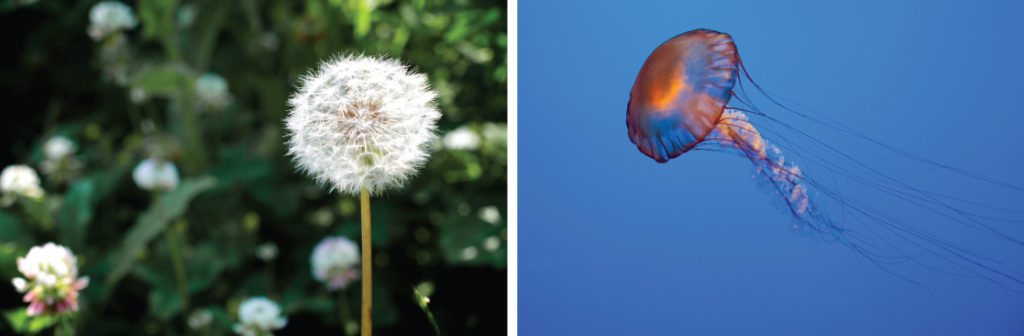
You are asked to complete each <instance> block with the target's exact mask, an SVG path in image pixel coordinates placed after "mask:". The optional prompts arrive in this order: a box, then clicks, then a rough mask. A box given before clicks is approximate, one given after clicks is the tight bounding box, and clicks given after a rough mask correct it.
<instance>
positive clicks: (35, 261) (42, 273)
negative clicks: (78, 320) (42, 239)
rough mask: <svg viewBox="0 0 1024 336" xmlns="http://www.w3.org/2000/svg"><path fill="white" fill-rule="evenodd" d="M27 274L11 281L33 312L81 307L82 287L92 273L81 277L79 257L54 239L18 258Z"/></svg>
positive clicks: (62, 311) (60, 312) (73, 309)
mask: <svg viewBox="0 0 1024 336" xmlns="http://www.w3.org/2000/svg"><path fill="white" fill-rule="evenodd" d="M18 271H20V272H21V274H22V275H24V276H25V277H24V278H20V277H18V278H14V279H13V280H11V283H12V284H13V285H14V289H16V290H17V291H18V292H19V293H25V296H24V297H23V298H22V300H24V301H25V302H26V303H28V304H29V305H28V310H27V311H26V313H27V314H28V315H29V316H35V315H42V314H63V313H69V312H75V311H78V291H80V290H82V289H83V288H85V286H88V285H89V277H81V278H79V277H78V259H77V258H75V255H74V254H72V253H71V250H69V249H68V248H67V247H64V246H62V245H57V244H54V243H46V244H45V245H43V246H34V247H32V248H31V249H29V251H28V254H27V255H25V256H24V257H19V258H18Z"/></svg>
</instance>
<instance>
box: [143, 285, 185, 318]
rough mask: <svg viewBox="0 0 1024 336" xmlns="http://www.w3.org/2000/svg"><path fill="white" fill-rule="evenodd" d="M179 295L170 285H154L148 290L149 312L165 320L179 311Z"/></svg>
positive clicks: (181, 306)
mask: <svg viewBox="0 0 1024 336" xmlns="http://www.w3.org/2000/svg"><path fill="white" fill-rule="evenodd" d="M182 308H183V305H182V304H181V296H179V295H178V291H177V290H176V289H175V287H174V286H173V285H172V286H161V287H154V288H153V290H152V291H150V292H149V312H150V313H153V315H155V316H156V317H157V318H159V319H161V320H167V319H169V318H171V317H172V316H174V314H175V313H177V312H179V311H181V309H182Z"/></svg>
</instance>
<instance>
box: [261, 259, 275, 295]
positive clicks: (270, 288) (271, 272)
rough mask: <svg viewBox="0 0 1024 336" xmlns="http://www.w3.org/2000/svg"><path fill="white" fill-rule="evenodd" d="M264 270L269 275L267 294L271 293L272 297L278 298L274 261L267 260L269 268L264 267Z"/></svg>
mask: <svg viewBox="0 0 1024 336" xmlns="http://www.w3.org/2000/svg"><path fill="white" fill-rule="evenodd" d="M263 269H264V272H266V273H267V274H266V278H267V293H269V294H270V296H271V297H274V298H276V295H274V260H267V267H264V268H263Z"/></svg>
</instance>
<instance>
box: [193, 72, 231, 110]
mask: <svg viewBox="0 0 1024 336" xmlns="http://www.w3.org/2000/svg"><path fill="white" fill-rule="evenodd" d="M196 97H198V98H199V103H200V104H202V105H203V106H206V107H209V108H212V109H215V110H216V109H222V108H224V107H225V106H227V105H228V103H230V102H231V93H230V92H228V81H227V80H225V79H224V77H221V76H220V75H218V74H215V73H205V74H203V75H202V76H199V78H198V79H196Z"/></svg>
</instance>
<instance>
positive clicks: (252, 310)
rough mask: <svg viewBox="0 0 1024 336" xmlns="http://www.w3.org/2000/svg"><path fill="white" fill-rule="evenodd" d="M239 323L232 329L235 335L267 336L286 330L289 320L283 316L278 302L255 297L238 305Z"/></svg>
mask: <svg viewBox="0 0 1024 336" xmlns="http://www.w3.org/2000/svg"><path fill="white" fill-rule="evenodd" d="M238 322H239V323H237V324H235V325H234V327H233V328H232V329H233V330H234V331H235V333H238V334H239V335H242V336H265V335H273V332H274V330H278V329H281V328H284V326H285V325H286V324H288V318H286V317H282V316H281V306H279V305H277V303H276V302H274V301H272V300H270V299H268V298H265V297H262V296H255V297H252V298H249V299H248V300H245V301H243V302H242V304H240V305H238Z"/></svg>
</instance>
